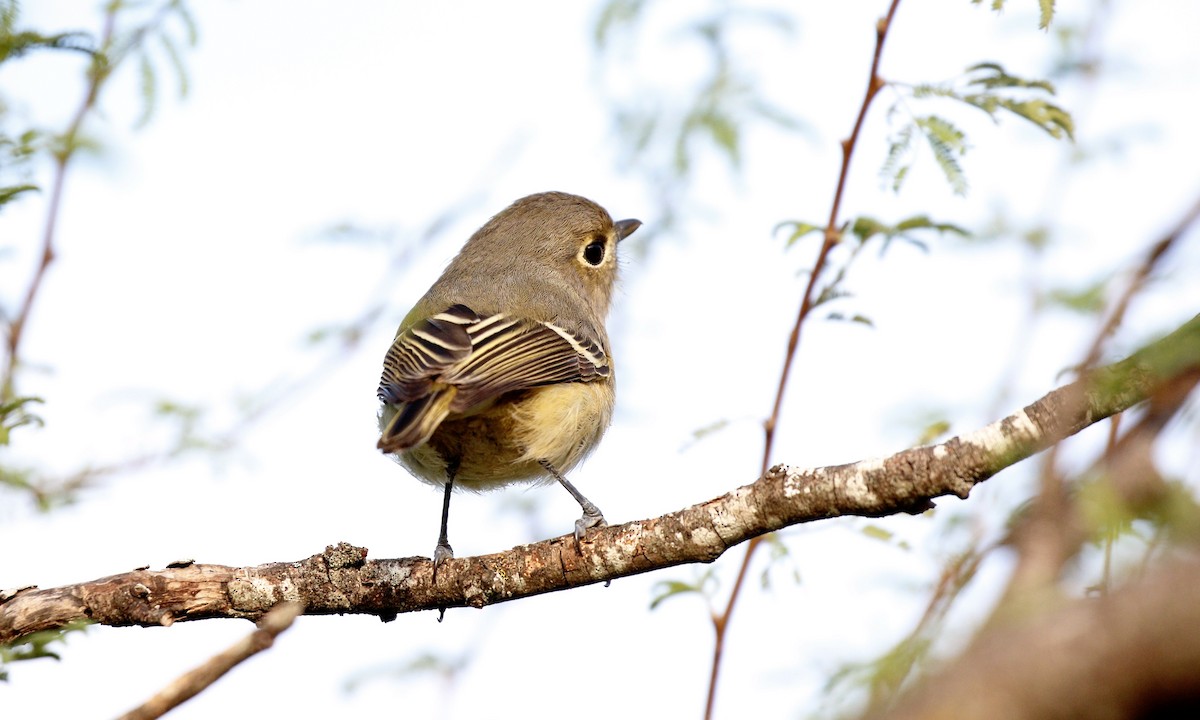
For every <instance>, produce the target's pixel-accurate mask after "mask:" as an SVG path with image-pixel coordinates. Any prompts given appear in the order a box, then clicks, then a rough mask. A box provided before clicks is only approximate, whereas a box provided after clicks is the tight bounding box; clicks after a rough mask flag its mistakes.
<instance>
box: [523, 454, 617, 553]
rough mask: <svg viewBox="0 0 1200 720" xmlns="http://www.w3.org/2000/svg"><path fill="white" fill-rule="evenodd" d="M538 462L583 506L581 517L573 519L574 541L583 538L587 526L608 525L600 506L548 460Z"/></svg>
mask: <svg viewBox="0 0 1200 720" xmlns="http://www.w3.org/2000/svg"><path fill="white" fill-rule="evenodd" d="M538 462H539V463H540V464H541V466H542V467H544V468H546V472H548V473H550V474H551V475H553V476H554V479H555V480H557V481H558V482H559V483H560V484H561V485H562V486H563V487H565V488H566V489H567V492H569V493H571V497H573V498H575V502H577V503H579V507H581V508H583V517H581V518H579V519H578V520H576V521H575V541H576V542H580V541H582V540H583V535H584V533H585V532H587V530H588V528H594V527H604V526H605V525H608V523H607V522H606V521H605V520H604V513H602V512H600V508H598V507H596V506H595V505H593V504H592V501H591V500H588V499H587V498H585V497H584V496H583V493H581V492H579V491H578V490H576V489H575V486H574V485H572V484H571V483H570V482H569V481H568V480H567V479H566V478H565V477H563V475H562V473H560V472H559V471H558V470H557V469H556V468H555V467H554V466H553V465H551V464H550V461H549V460H545V459H542V460H538Z"/></svg>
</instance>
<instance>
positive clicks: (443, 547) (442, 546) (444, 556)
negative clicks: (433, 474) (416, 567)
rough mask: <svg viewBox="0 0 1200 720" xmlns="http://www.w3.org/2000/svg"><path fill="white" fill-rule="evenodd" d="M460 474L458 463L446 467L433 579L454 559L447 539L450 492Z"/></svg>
mask: <svg viewBox="0 0 1200 720" xmlns="http://www.w3.org/2000/svg"><path fill="white" fill-rule="evenodd" d="M457 473H458V462H457V461H451V462H450V463H448V464H447V465H446V494H445V496H444V497H443V498H442V529H441V532H439V533H438V543H437V547H436V548H434V549H433V579H434V580H437V571H438V566H439V565H441V564H442V563H443V562H445V561H447V560H449V559H450V558H452V557H454V548H452V547H450V540H449V539H448V538H447V537H446V532H447V531H446V526H447V525H448V524H449V521H450V492H451V491H452V490H453V489H454V476H455V475H456V474H457Z"/></svg>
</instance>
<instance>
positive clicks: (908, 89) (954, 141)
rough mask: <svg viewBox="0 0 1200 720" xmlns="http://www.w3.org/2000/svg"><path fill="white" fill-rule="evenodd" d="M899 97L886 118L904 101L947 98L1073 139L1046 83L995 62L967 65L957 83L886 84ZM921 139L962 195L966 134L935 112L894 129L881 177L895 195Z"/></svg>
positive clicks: (1069, 123)
mask: <svg viewBox="0 0 1200 720" xmlns="http://www.w3.org/2000/svg"><path fill="white" fill-rule="evenodd" d="M889 85H890V86H891V87H892V88H893V89H894V90H895V91H896V92H898V93H900V94H901V95H900V99H899V100H898V101H897V102H896V103H895V104H894V105H893V106H892V108H891V110H890V111H889V113H888V115H889V117H893V116H894V115H895V114H896V112H897V110H898V109H899V108H900V107H902V106H904V107H907V101H909V100H912V101H918V100H929V99H947V100H952V101H954V102H956V103H959V104H962V105H966V106H969V107H972V108H975V109H977V110H982V111H983V112H985V113H987V114H988V116H989V117H991V118H992V120H993V121H995V122H999V121H1000V116H1001V113H1002V112H1006V113H1009V114H1012V115H1015V116H1017V117H1019V118H1022V119H1024V120H1026V121H1028V122H1030V123H1033V125H1035V126H1036V127H1037V128H1039V129H1040V130H1042V131H1043V132H1045V133H1046V134H1047V135H1049V136H1050V137H1052V138H1055V139H1056V140H1061V139H1064V138H1065V139H1071V140H1073V139H1074V133H1075V125H1074V121H1073V120H1072V119H1071V115H1070V113H1068V112H1067V111H1066V110H1064V109H1063V108H1062V107H1060V106H1059V105H1057V104H1055V103H1054V102H1052V101H1051V100H1050V98H1052V97H1053V96H1054V92H1055V91H1054V86H1053V85H1052V84H1051V83H1050V82H1049V81H1047V80H1031V79H1028V78H1022V77H1019V76H1017V75H1013V74H1012V73H1009V72H1008V71H1007V70H1005V69H1004V67H1003V66H1001V65H1000V64H998V63H993V62H984V63H977V64H975V65H972V66H970V67H968V68H967V69H966V70H965V71H964V73H963V75H962V76H961V77H959V78H958V79H956V80H954V81H951V82H946V83H925V84H919V85H915V86H903V85H901V84H899V83H889ZM919 138H920V139H924V140H925V142H926V144H927V145H928V146H929V149H930V151H931V152H932V153H933V158H934V160H935V161H936V162H937V164H938V167H939V168H940V169H941V171H942V174H943V175H944V176H945V178H946V182H948V183H949V184H950V187H951V188H952V189H953V190H954V192H955V193H956V194H958V195H965V194H966V192H967V188H968V183H967V178H966V175H965V174H964V172H963V168H962V165H961V164H960V162H959V158H961V157H962V156H963V155H965V154H966V152H967V150H968V148H969V145H968V144H967V139H966V134H965V133H964V132H963V131H962V130H961V129H959V127H958V126H957V125H956V124H955V123H954V122H953V121H952V120H950V119H949V118H947V117H944V116H942V115H938V114H936V113H927V114H916V113H912V112H910V113H908V120H907V121H906V122H905V123H904V124H903V125H901V126H900V128H899V129H898V130H896V131H895V132H894V133H893V134H892V137H891V139H890V142H889V145H888V152H887V158H886V159H885V160H884V163H883V167H882V168H881V169H880V175H881V176H882V177H883V178H884V179H885V180H886V181H887V182H888V183H889V184H890V185H891V187H892V190H894V191H899V190H900V187H901V186H902V185H903V184H904V180H905V178H906V177H907V176H908V172H909V170H910V168H911V167H912V164H913V161H914V159H915V157H916V148H915V144H916V141H917V139H919Z"/></svg>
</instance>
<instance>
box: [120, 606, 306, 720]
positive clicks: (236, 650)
mask: <svg viewBox="0 0 1200 720" xmlns="http://www.w3.org/2000/svg"><path fill="white" fill-rule="evenodd" d="M303 611H304V608H302V607H301V606H299V605H297V604H295V603H286V602H285V603H283V604H281V605H279V606H277V607H276V608H275V609H274V610H272V611H271V612H269V613H267V614H266V616H265V617H263V619H262V620H261V621H260V622H259V623H258V628H257V629H255V631H254V632H252V633H250V634H249V635H247V636H246V637H244V638H242V639H241V640H238V641H237V643H235V644H234V645H233V646H232V647H230V648H229V649H227V650H225V651H223V652H220V653H217V654H216V655H214V656H213V657H211V658H209V659H208V661H207V662H205V663H204V664H203V665H201V666H200V667H197V668H195V669H193V670H189V671H188V672H186V673H184V674H183V675H181V676H179V677H178V678H176V679H175V681H174V682H172V683H171V684H170V685H168V686H167V687H165V688H163V689H162V690H160V691H159V692H158V693H156V694H155V695H154V697H152V698H150V699H149V700H147V701H146V702H145V703H143V704H141V705H139V706H138V707H136V708H134V709H133V710H130V711H129V712H127V713H125V714H124V715H122V716H121V717H120V718H119V720H154V718H160V717H162V716H163V715H166V714H167V713H168V712H170V711H171V710H172V709H174V708H176V707H178V706H179V705H182V704H183V703H185V702H187V701H188V700H191V699H192V698H194V697H196V696H197V695H199V694H200V693H201V692H203V691H204V689H205V688H207V687H208V686H209V685H212V684H213V683H215V682H216V681H217V680H219V679H221V676H222V675H224V674H225V673H227V672H229V671H230V670H232V669H234V668H235V667H237V666H238V664H239V663H241V662H242V661H243V660H246V659H248V658H250V657H253V656H254V655H257V654H258V653H260V652H262V651H263V650H266V649H267V648H269V647H271V646H272V645H274V644H275V638H277V637H279V634H280V633H282V632H283V631H284V630H287V629H288V628H289V627H291V626H292V621H293V620H295V619H296V618H297V617H298V616H299V615H300V614H301V613H302V612H303Z"/></svg>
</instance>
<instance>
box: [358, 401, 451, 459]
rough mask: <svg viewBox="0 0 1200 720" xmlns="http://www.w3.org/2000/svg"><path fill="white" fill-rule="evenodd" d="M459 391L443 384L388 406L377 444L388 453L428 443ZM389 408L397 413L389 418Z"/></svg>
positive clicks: (448, 411) (447, 413) (448, 412)
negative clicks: (430, 390) (415, 396)
mask: <svg viewBox="0 0 1200 720" xmlns="http://www.w3.org/2000/svg"><path fill="white" fill-rule="evenodd" d="M456 394H457V389H456V388H454V387H442V388H439V389H437V390H434V391H433V392H431V393H429V394H428V395H424V396H422V397H419V398H417V399H415V400H411V401H409V402H403V403H398V404H396V405H389V406H387V407H386V408H385V409H384V413H385V415H384V422H383V433H382V434H381V435H380V436H379V442H378V443H376V447H378V448H379V449H380V450H382V451H384V452H385V453H398V452H401V451H404V450H407V449H409V448H412V447H416V446H417V445H420V444H421V443H423V442H425V441H426V440H428V439H429V438H430V437H431V436H432V435H433V433H434V431H435V430H437V427H438V425H440V424H441V423H442V421H443V420H445V419H446V416H447V415H449V414H450V403H451V402H452V401H453V400H454V396H455V395H456ZM389 410H391V411H392V412H394V413H395V414H394V415H392V416H391V417H390V418H388V417H387V413H388V411H389Z"/></svg>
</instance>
